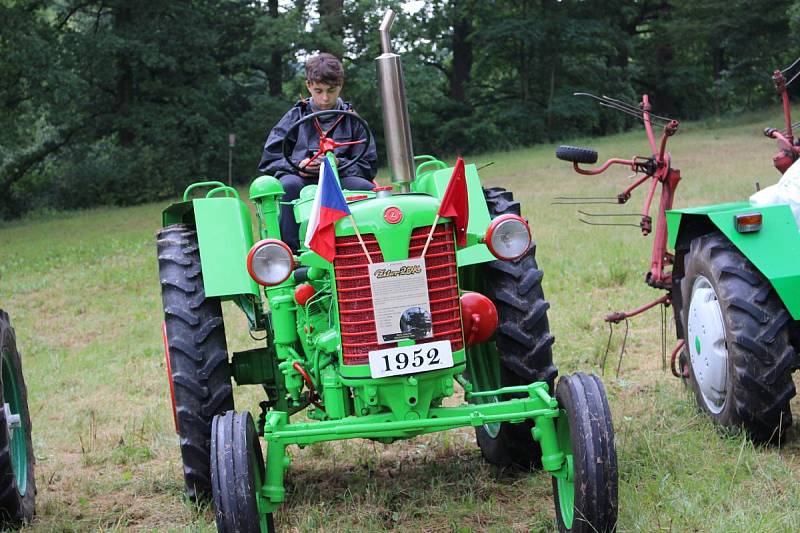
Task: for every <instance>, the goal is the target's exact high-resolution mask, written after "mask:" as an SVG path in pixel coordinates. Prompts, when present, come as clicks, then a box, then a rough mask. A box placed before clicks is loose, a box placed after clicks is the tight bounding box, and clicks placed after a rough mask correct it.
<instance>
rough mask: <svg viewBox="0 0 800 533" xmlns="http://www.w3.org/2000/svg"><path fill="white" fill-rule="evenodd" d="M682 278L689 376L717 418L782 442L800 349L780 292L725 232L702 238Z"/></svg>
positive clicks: (704, 404)
mask: <svg viewBox="0 0 800 533" xmlns="http://www.w3.org/2000/svg"><path fill="white" fill-rule="evenodd" d="M684 267H685V269H684V270H685V275H684V277H683V279H682V281H681V296H682V301H683V302H684V303H683V310H682V313H681V316H682V318H683V326H684V336H685V339H686V351H687V352H688V355H689V357H688V358H684V359H685V364H687V366H688V370H689V383H690V385H691V387H692V389H693V390H694V393H695V397H696V398H697V403H698V405H699V406H700V408H701V409H702V410H703V411H705V412H706V413H707V414H708V415H709V416H710V417H711V418H712V419H713V420H714V421H715V422H716V423H718V424H720V425H721V426H723V427H727V428H731V429H736V428H739V427H743V428H744V429H745V430H746V431H747V433H748V434H749V435H750V437H751V438H752V439H753V440H755V441H759V442H770V441H773V442H777V441H778V440H779V439H780V436H781V434H782V433H783V432H784V431H785V430H786V428H788V427H789V426H790V425H791V424H792V414H791V411H790V408H789V401H790V400H791V399H792V397H793V396H794V395H795V386H794V383H793V382H792V377H791V373H792V371H793V370H794V369H795V368H797V365H798V359H797V354H796V352H795V350H794V348H793V347H792V344H791V342H790V338H789V326H790V324H791V318H790V316H789V313H788V312H787V311H786V309H785V307H784V306H783V304H782V303H781V301H780V299H779V298H778V295H777V293H776V292H775V290H774V288H773V287H772V285H771V284H770V282H769V280H767V279H766V278H765V277H764V276H763V275H762V274H761V273H760V272H759V271H758V270H757V269H756V268H755V267H754V266H753V264H752V263H750V261H748V260H747V259H746V258H745V257H744V256H743V255H742V254H741V253H740V252H739V251H738V250H737V249H736V247H735V246H734V245H733V244H732V243H731V242H730V241H729V240H728V239H726V238H725V237H724V236H723V235H721V234H719V233H712V234H708V235H703V236H701V237H697V238H695V239H694V240H693V241H692V242H691V246H690V249H689V252H688V253H687V254H686V257H685V258H684Z"/></svg>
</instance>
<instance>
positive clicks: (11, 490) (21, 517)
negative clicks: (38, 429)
mask: <svg viewBox="0 0 800 533" xmlns="http://www.w3.org/2000/svg"><path fill="white" fill-rule="evenodd" d="M0 353H1V354H2V355H3V357H2V361H1V362H0V365H3V366H4V365H6V364H8V365H9V368H8V369H7V372H9V374H10V375H12V376H13V377H14V380H15V381H16V385H17V393H18V398H17V401H18V409H19V411H18V414H19V416H20V420H21V424H22V428H23V432H22V433H21V435H15V436H16V437H17V438H19V437H20V436H22V438H23V439H24V441H25V450H26V457H25V459H26V469H27V479H26V483H27V485H26V487H25V494H20V490H19V486H18V482H17V474H16V473H15V471H14V458H13V450H12V447H11V434H10V433H9V430H8V424H7V423H6V413H5V410H4V409H2V405H3V404H4V403H5V398H4V397H3V394H4V393H3V389H2V388H0V529H5V528H14V529H16V528H18V527H19V526H21V525H23V524H25V523H28V522H30V521H31V520H32V519H33V517H34V514H35V505H36V501H35V500H36V493H37V490H36V478H35V475H34V470H35V466H36V458H35V456H34V451H33V441H32V439H31V432H32V427H31V418H30V412H29V410H28V388H27V386H26V385H25V376H24V374H23V372H22V358H21V356H20V354H19V351H18V350H17V336H16V332H15V331H14V328H13V327H12V325H11V320H10V318H9V316H8V313H7V312H5V311H4V310H2V309H0Z"/></svg>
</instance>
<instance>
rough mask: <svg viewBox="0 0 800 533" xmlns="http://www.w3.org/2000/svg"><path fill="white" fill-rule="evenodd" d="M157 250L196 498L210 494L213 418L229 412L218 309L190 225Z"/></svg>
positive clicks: (162, 240)
mask: <svg viewBox="0 0 800 533" xmlns="http://www.w3.org/2000/svg"><path fill="white" fill-rule="evenodd" d="M157 246H158V258H159V262H158V263H159V275H160V279H161V294H162V300H163V304H164V320H165V323H166V330H167V343H168V346H169V357H170V363H171V367H172V376H171V379H172V381H173V383H174V385H175V387H174V392H175V412H176V416H177V419H178V420H177V425H178V433H179V434H180V445H181V457H182V460H183V472H184V480H185V484H186V491H187V495H188V496H189V497H190V498H191V499H193V500H199V499H204V498H207V497H209V496H210V494H211V463H210V461H211V456H210V442H211V422H212V419H213V417H214V415H216V414H218V413H222V412H225V411H228V410H231V409H233V388H232V386H231V375H230V367H229V365H228V364H227V363H228V350H227V343H226V340H225V327H224V322H223V319H222V308H221V305H220V301H219V298H216V297H207V296H206V294H205V289H204V287H203V277H202V265H201V264H200V253H199V248H198V240H197V232H196V231H195V230H194V228H193V227H191V226H189V225H186V224H175V225H172V226H168V227H166V228H164V229H162V230H161V231H160V232H159V233H158V236H157Z"/></svg>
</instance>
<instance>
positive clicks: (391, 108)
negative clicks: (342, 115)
mask: <svg viewBox="0 0 800 533" xmlns="http://www.w3.org/2000/svg"><path fill="white" fill-rule="evenodd" d="M394 18H395V13H394V11H392V10H391V9H389V10H387V11H386V14H385V15H384V16H383V21H382V22H381V26H380V35H381V52H383V53H382V54H381V55H380V56H379V57H377V58H375V63H376V65H377V68H378V85H379V87H380V91H381V108H382V110H383V133H384V136H385V137H386V153H387V155H388V157H389V171H390V173H391V175H392V183H395V184H397V185H398V186H399V189H400V191H401V192H409V190H410V184H411V182H412V181H414V178H415V169H414V149H413V148H412V146H411V128H410V126H409V121H408V108H407V107H406V90H405V83H404V80H403V65H402V64H401V63H400V56H399V55H398V54H395V53H393V52H392V40H391V36H390V35H389V31H390V30H391V28H392V24H393V23H394Z"/></svg>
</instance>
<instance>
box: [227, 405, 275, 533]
mask: <svg viewBox="0 0 800 533" xmlns="http://www.w3.org/2000/svg"><path fill="white" fill-rule="evenodd" d="M264 479H265V467H264V457H263V455H262V453H261V446H260V445H259V443H258V435H257V434H256V428H255V425H254V424H253V417H252V416H250V413H248V412H247V411H245V412H243V413H241V414H239V413H236V412H234V411H228V412H227V413H225V414H224V415H217V416H215V417H214V423H213V426H212V429H211V485H212V488H213V493H214V515H215V516H216V519H217V531H219V532H220V533H258V532H261V531H265V532H266V531H274V526H273V525H272V516H271V513H270V515H260V514H259V512H258V500H257V497H256V494H257V493H258V491H259V490H260V488H261V485H263V483H264Z"/></svg>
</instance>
